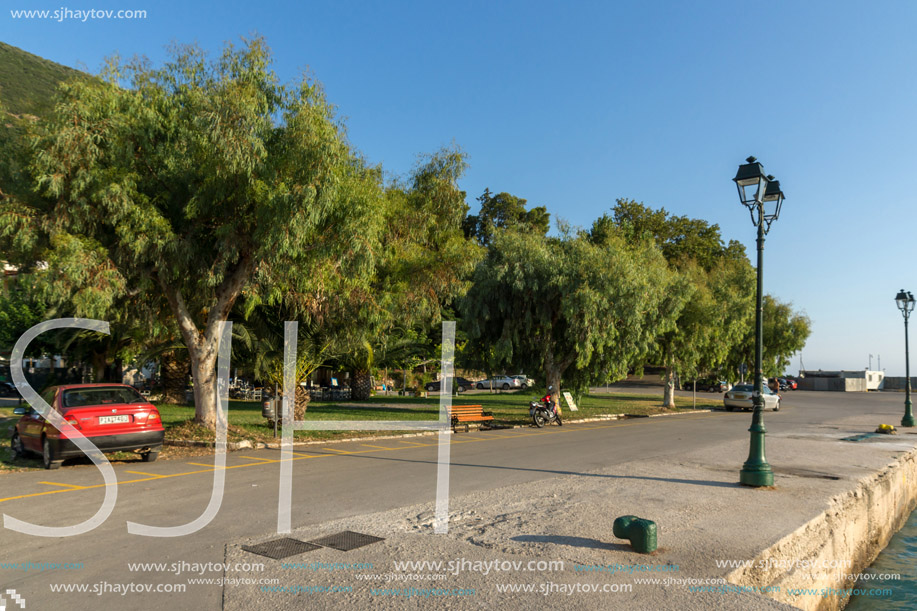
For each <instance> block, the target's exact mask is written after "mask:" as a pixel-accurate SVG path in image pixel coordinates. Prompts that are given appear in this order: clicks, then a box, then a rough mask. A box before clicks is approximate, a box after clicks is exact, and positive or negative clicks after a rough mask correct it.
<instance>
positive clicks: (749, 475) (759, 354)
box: [733, 157, 784, 487]
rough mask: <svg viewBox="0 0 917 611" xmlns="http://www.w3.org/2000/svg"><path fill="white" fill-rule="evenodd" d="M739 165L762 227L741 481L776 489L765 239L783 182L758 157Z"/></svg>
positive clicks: (744, 197)
mask: <svg viewBox="0 0 917 611" xmlns="http://www.w3.org/2000/svg"><path fill="white" fill-rule="evenodd" d="M745 161H746V162H747V163H745V164H743V165H740V166H739V171H738V172H737V173H736V177H735V178H733V180H734V181H735V183H736V186H737V187H738V189H739V200H740V201H741V202H742V204H743V205H744V206H745V207H746V208H748V212H749V213H750V214H751V222H752V223H753V224H754V225H755V226H756V227H757V228H758V269H757V278H758V282H757V294H756V302H755V308H756V309H755V391H754V395H753V398H752V402H753V404H754V413H753V415H752V419H751V428H750V429H748V431H749V433H751V444H750V447H749V450H748V460H746V461H745V464H744V465H742V471H741V472H740V473H739V481H740V482H741V483H742V484H745V485H746V486H756V487H762V486H773V485H774V472H773V470H772V469H771V466H770V465H769V464H767V458H766V457H765V455H764V436H765V434H766V433H767V430H766V429H765V428H764V365H763V360H764V358H763V356H764V346H763V343H764V342H763V337H764V283H763V280H764V278H763V271H764V236H765V235H766V234H767V232H768V231H770V228H771V223H773V222H774V221H776V220H777V217H779V216H780V208H781V206H782V205H783V199H784V196H783V191H781V190H780V181H778V180H774V177H773V176H770V175H765V174H764V168H763V167H762V166H761V164H760V163H758V161H757V160H756V159H755V158H754V157H749V158H748V159H746V160H745Z"/></svg>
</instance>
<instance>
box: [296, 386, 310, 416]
mask: <svg viewBox="0 0 917 611" xmlns="http://www.w3.org/2000/svg"><path fill="white" fill-rule="evenodd" d="M293 396H294V397H295V400H294V402H293V419H294V420H296V421H297V422H302V421H303V420H305V419H306V410H307V409H308V408H309V391H308V390H307V389H305V388H303V387H302V386H300V385H298V384H297V385H296V391H295V392H294V393H293Z"/></svg>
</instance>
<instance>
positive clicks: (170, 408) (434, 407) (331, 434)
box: [158, 391, 722, 441]
mask: <svg viewBox="0 0 917 611" xmlns="http://www.w3.org/2000/svg"><path fill="white" fill-rule="evenodd" d="M532 396H533V395H532V393H531V392H530V391H515V392H505V393H494V394H491V393H477V394H472V395H461V396H456V397H453V401H452V403H453V405H481V406H482V407H483V409H484V411H488V412H491V413H493V416H494V420H495V422H496V423H498V424H503V425H517V424H529V423H530V422H531V419H530V418H529V401H530V400H531V399H532ZM675 403H676V406H677V407H676V409H674V410H666V409H663V407H662V405H661V404H662V394H661V392H660V394H659V396H656V395H643V394H616V393H615V394H606V393H601V394H594V395H587V396H585V397H582V398H581V399H580V402H579V404H578V407H579V410H578V411H576V412H571V411H569V410H567V409H565V408H564V420H578V419H582V418H590V417H595V416H599V415H604V414H631V415H635V416H640V415H649V414H659V413H675V412H678V411H683V410H691V409H693V402H692V400H691V399H690V398H684V397H676V398H675ZM721 404H722V399H719V397H718V396H717V398H716V399H712V398H707V397H703V398H701V397H699V398H698V400H697V408H698V409H709V408H711V407H714V406H717V405H721ZM158 407H159V411H160V413H161V414H162V420H163V423H164V424H165V425H166V427H167V432H166V436H167V437H170V438H174V439H178V438H181V439H197V440H212V439H213V434H212V433H209V431H206V430H205V429H202V428H200V427H197V426H194V425H193V424H192V423H191V422H190V420H191V419H192V418H193V417H194V409H193V408H191V407H187V406H179V405H160V406H158ZM306 417H307V418H308V419H311V420H436V419H437V418H439V396H438V395H437V396H432V397H429V398H423V397H399V396H396V395H390V396H384V395H383V396H374V397H370V398H369V399H367V400H366V401H355V402H320V401H316V402H312V403H309V409H308V411H307V412H306ZM229 429H230V430H229V436H228V437H229V440H230V441H238V440H241V439H251V440H254V441H272V440H273V429H272V428H269V427H268V426H267V421H266V420H265V419H264V418H262V417H261V404H260V403H258V402H256V401H234V400H232V401H230V402H229ZM393 432H394V431H356V432H353V431H296V433H295V437H296V439H297V440H307V439H316V440H320V439H341V438H346V437H349V436H353V435H358V436H360V437H364V436H370V435H390V434H392V433H393Z"/></svg>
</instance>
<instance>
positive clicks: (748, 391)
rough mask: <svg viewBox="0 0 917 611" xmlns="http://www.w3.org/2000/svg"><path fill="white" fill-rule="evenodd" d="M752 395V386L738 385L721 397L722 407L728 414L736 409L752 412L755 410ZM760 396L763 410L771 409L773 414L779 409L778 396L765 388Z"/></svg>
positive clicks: (753, 388)
mask: <svg viewBox="0 0 917 611" xmlns="http://www.w3.org/2000/svg"><path fill="white" fill-rule="evenodd" d="M754 394H755V387H754V385H753V384H738V385H737V386H734V387H733V388H732V390H730V391H729V392H727V393H726V394H725V395H723V405H724V406H725V407H726V409H727V410H728V411H730V412H731V411H732V410H734V409H736V408H739V409H747V410H752V409H754V408H755V404H754V402H753V401H752V397H753V396H754ZM762 394H763V395H764V409H772V410H774V411H775V412H776V411H777V410H779V409H780V395H778V394H777V393H775V392H774V391H772V390H771V389H770V388H768V387H767V386H765V387H764V388H763V390H762Z"/></svg>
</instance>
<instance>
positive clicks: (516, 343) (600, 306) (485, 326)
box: [462, 231, 673, 392]
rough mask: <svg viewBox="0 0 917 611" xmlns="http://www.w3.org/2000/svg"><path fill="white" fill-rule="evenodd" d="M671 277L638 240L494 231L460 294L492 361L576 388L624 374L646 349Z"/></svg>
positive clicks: (664, 320)
mask: <svg viewBox="0 0 917 611" xmlns="http://www.w3.org/2000/svg"><path fill="white" fill-rule="evenodd" d="M672 281H673V275H672V274H671V273H670V272H669V271H668V269H667V266H666V264H665V260H664V259H663V258H662V256H661V255H660V253H659V251H658V250H657V249H656V248H655V246H654V245H653V244H651V243H649V242H646V241H639V242H637V243H628V242H627V241H626V240H625V239H624V238H623V237H621V236H619V235H609V236H607V238H606V239H605V240H604V241H603V242H601V243H595V242H593V241H591V240H589V239H587V238H586V237H585V236H583V235H574V234H573V233H572V232H570V231H566V232H564V233H563V234H562V235H561V236H560V237H557V238H548V239H543V238H540V237H538V236H535V235H532V234H526V233H522V232H518V231H504V232H498V233H497V234H495V235H494V238H493V241H492V243H491V245H490V249H489V251H488V254H487V257H486V258H485V259H484V261H483V262H482V263H481V264H480V265H479V266H478V268H477V270H476V272H475V275H474V283H473V285H472V288H471V290H470V291H469V293H468V295H467V296H466V297H465V299H464V300H463V302H462V303H463V307H462V311H463V322H464V324H465V326H466V331H467V333H468V335H469V337H470V338H471V339H472V340H480V339H484V340H487V341H490V342H493V343H494V356H493V358H494V362H496V363H500V364H503V365H505V366H507V367H509V366H513V367H521V368H524V369H525V370H526V372H529V373H539V374H543V375H544V376H545V379H546V381H547V384H549V385H553V386H554V387H555V388H559V387H560V385H561V381H563V384H564V386H566V387H567V388H569V389H571V390H573V391H575V392H582V391H584V390H586V389H587V388H588V386H589V385H590V384H597V383H600V382H605V381H607V380H616V379H621V378H623V377H624V376H626V374H627V369H628V367H630V366H632V365H634V364H635V363H637V362H639V361H640V359H642V358H643V357H645V355H646V354H647V353H648V352H649V351H650V349H651V348H652V343H653V340H654V338H655V337H656V336H657V335H658V334H659V333H660V331H661V330H662V329H664V328H665V327H666V326H667V325H669V324H671V305H670V304H669V303H668V302H667V293H668V291H669V289H670V285H671V283H672Z"/></svg>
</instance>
